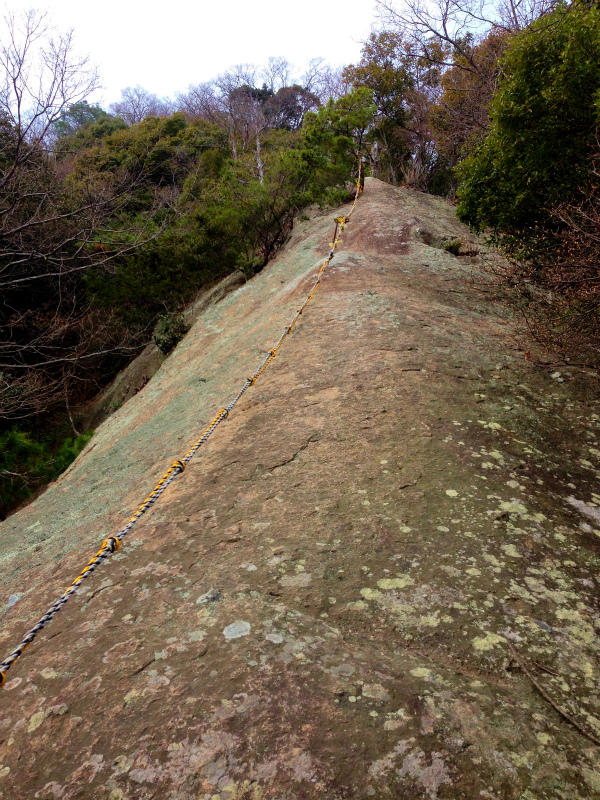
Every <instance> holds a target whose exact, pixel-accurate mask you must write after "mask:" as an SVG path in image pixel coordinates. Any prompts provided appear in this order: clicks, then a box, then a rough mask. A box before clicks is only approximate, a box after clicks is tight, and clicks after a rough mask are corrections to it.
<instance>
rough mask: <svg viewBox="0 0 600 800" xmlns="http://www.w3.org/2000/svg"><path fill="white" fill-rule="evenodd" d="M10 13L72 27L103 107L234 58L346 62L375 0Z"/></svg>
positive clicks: (52, 4) (181, 84)
mask: <svg viewBox="0 0 600 800" xmlns="http://www.w3.org/2000/svg"><path fill="white" fill-rule="evenodd" d="M7 5H8V6H9V7H10V8H12V9H13V10H15V11H18V10H19V8H24V7H31V6H33V7H34V8H38V9H40V10H47V11H49V12H50V15H51V16H52V19H53V21H54V24H55V25H56V26H57V27H58V28H59V29H61V30H65V29H66V28H74V30H75V35H76V42H77V45H78V49H79V50H81V51H84V52H86V53H89V55H90V57H91V61H92V62H93V63H95V64H96V65H97V66H98V67H99V71H100V75H101V77H102V82H103V85H104V90H103V91H102V92H101V94H100V95H98V96H97V97H95V98H93V99H94V100H95V101H96V102H100V103H101V104H102V105H103V106H105V107H106V106H108V104H110V103H112V102H114V101H115V100H117V99H118V98H119V96H120V90H121V89H123V88H125V87H126V86H135V85H136V84H138V83H139V84H140V85H141V86H143V87H144V88H145V89H148V90H149V91H151V92H154V93H155V94H158V95H159V96H169V95H173V94H174V93H175V92H176V91H184V90H185V89H186V88H187V86H188V85H189V84H190V83H199V82H201V81H206V80H209V79H210V78H213V77H215V76H216V75H217V74H218V73H219V72H223V71H224V70H226V69H227V68H228V67H230V66H233V65H234V64H240V63H252V64H259V65H260V64H263V63H266V61H267V58H268V57H269V56H285V57H286V58H287V59H288V60H289V61H291V62H292V63H293V64H295V65H297V66H298V67H300V69H298V73H301V72H302V69H301V67H303V65H304V64H305V63H306V62H307V61H308V60H309V59H310V58H313V57H317V56H322V57H324V58H325V59H326V61H327V62H328V63H330V64H332V65H334V66H339V65H345V64H348V63H353V62H356V61H357V60H358V56H359V54H360V49H361V47H360V42H361V41H362V40H364V39H366V38H367V37H368V35H369V33H370V31H371V25H372V23H373V21H374V18H375V11H374V0H341V1H340V0H296V2H285V0H196V2H193V0H191V1H189V0H188V2H185V0H145V2H140V0H100V2H90V0H37V1H36V0H12V2H11V0H9V2H8V3H7Z"/></svg>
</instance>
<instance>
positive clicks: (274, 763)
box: [0, 180, 600, 800]
mask: <svg viewBox="0 0 600 800" xmlns="http://www.w3.org/2000/svg"><path fill="white" fill-rule="evenodd" d="M331 230H332V214H328V215H324V216H321V217H318V218H316V219H314V220H311V221H308V222H305V223H302V224H301V225H300V226H298V228H297V229H296V230H295V232H294V235H293V237H292V239H291V241H290V243H289V244H288V246H287V247H286V248H285V250H284V251H283V252H282V253H281V254H280V255H279V257H278V258H277V259H276V260H275V261H274V262H273V263H272V264H271V265H270V266H269V267H268V268H267V269H266V270H264V271H263V272H262V273H261V274H260V275H258V276H256V277H255V278H254V279H253V280H252V281H250V282H249V283H248V284H246V285H245V286H243V287H242V288H240V289H238V290H237V291H236V292H234V293H233V294H230V295H229V296H227V297H226V298H225V299H224V300H222V301H221V302H220V303H218V304H217V305H214V306H212V307H210V308H208V309H206V310H205V311H204V312H203V313H202V314H201V316H200V318H199V319H198V321H197V322H196V324H195V325H194V327H193V328H192V330H191V331H190V333H189V334H188V336H187V337H186V338H185V340H184V341H183V342H182V343H181V344H180V345H179V347H178V348H177V349H176V351H175V352H174V353H173V354H172V355H171V356H170V357H169V358H168V359H167V360H166V361H165V363H164V364H163V365H162V367H161V368H160V370H159V371H158V373H157V374H156V375H155V376H154V377H153V378H152V380H151V381H150V382H149V383H148V385H146V386H145V387H144V388H143V389H142V391H140V392H139V393H138V394H137V395H135V397H133V398H132V399H131V400H130V401H129V402H127V403H126V404H125V405H124V406H123V407H122V408H121V409H120V410H119V411H118V412H116V413H115V414H114V415H113V416H112V417H111V418H110V419H108V420H107V421H106V422H105V423H103V425H102V426H101V427H100V428H99V430H98V432H97V434H96V435H95V437H94V439H93V440H92V442H91V443H90V445H89V446H88V448H87V450H86V451H85V452H84V453H83V454H82V456H81V457H80V458H79V459H78V460H77V461H76V463H75V464H74V465H73V466H72V468H71V469H70V470H69V471H68V473H67V474H65V475H64V476H63V477H62V478H61V479H60V480H59V481H57V482H56V483H55V484H53V485H52V486H51V487H50V488H49V489H48V491H47V492H46V493H45V494H44V495H43V496H42V497H40V498H39V499H38V500H37V501H36V502H35V503H33V504H32V505H31V506H29V507H27V508H25V509H23V510H22V511H21V512H20V513H18V514H17V515H15V516H13V517H11V518H9V519H8V520H7V521H6V522H5V523H3V524H2V526H0V595H1V596H2V597H4V598H5V599H7V598H8V595H10V594H18V595H19V596H20V599H19V601H18V602H17V603H16V604H15V605H14V606H12V607H11V608H10V609H6V605H5V611H4V612H3V614H4V615H3V618H2V632H1V633H0V646H1V647H2V651H3V653H4V651H5V652H8V651H9V650H10V649H11V646H12V645H13V644H14V643H16V642H17V641H18V640H19V638H20V636H21V634H22V633H23V631H24V630H25V629H26V627H28V626H29V625H30V624H31V622H32V621H33V620H34V619H36V618H37V617H38V616H39V614H40V612H42V611H43V610H45V608H46V606H47V605H48V604H49V603H50V602H51V601H52V600H53V599H54V598H55V597H56V596H57V595H58V594H59V593H60V592H61V591H62V590H63V589H64V587H65V586H66V585H67V583H68V582H70V580H72V578H73V577H74V574H75V573H76V572H77V571H78V568H79V567H80V566H81V563H82V561H85V558H86V556H87V555H88V553H90V551H94V548H95V547H96V546H97V545H98V544H99V543H100V542H101V541H102V539H103V538H104V537H105V536H106V535H109V534H110V533H112V532H114V531H115V530H117V529H118V528H119V527H120V526H121V525H122V523H123V521H124V520H125V519H126V518H127V517H128V516H129V515H130V513H131V510H132V509H134V508H135V507H136V506H137V505H138V504H139V502H140V500H141V499H142V498H143V497H144V496H145V494H146V493H147V490H148V489H149V488H151V487H152V485H153V482H154V480H155V479H156V477H157V476H159V475H160V474H162V472H163V471H164V469H165V466H168V465H169V464H170V463H171V461H172V460H173V458H175V457H178V456H180V455H181V454H182V453H183V452H185V450H186V449H187V446H189V444H190V443H191V442H192V441H193V440H194V439H195V438H196V436H197V431H198V430H200V429H201V428H202V425H203V424H206V423H207V422H208V421H209V420H210V419H211V418H212V416H213V415H214V413H215V411H216V409H218V408H219V407H221V406H222V405H223V402H224V401H227V400H228V399H229V398H230V397H231V396H232V395H233V394H234V393H235V390H237V388H238V387H239V386H240V385H241V383H242V382H243V380H244V379H245V378H246V376H247V375H248V374H250V372H251V371H252V370H253V369H255V367H256V365H257V364H258V363H259V361H260V359H261V354H263V353H264V352H265V351H266V349H268V348H269V347H270V346H271V343H272V342H273V341H275V340H276V339H277V338H278V336H279V334H280V333H281V330H282V329H283V327H284V326H285V325H286V324H287V321H288V319H289V318H290V317H291V314H292V312H293V309H294V308H295V307H296V306H297V304H298V300H299V299H300V298H302V297H303V296H304V295H305V293H306V292H307V290H308V287H309V286H310V284H311V282H312V280H313V276H314V275H315V273H316V270H317V269H318V265H319V263H320V261H321V259H322V258H323V255H324V253H325V252H326V250H327V245H328V242H329V241H330V236H331ZM456 237H458V238H461V239H462V240H463V241H465V242H466V241H467V240H468V241H473V239H472V237H469V234H468V232H467V231H466V229H464V228H463V227H462V226H461V225H459V223H458V222H457V221H456V220H455V218H454V213H453V209H452V207H451V206H450V205H449V204H447V203H446V202H445V201H443V200H441V199H436V198H432V197H428V196H424V195H421V194H419V193H417V192H410V191H407V190H396V189H393V188H391V187H389V186H387V185H385V184H383V183H381V182H379V181H375V180H368V181H367V186H366V191H365V194H364V196H363V198H362V199H361V201H360V203H359V205H358V208H357V210H356V213H355V216H354V217H353V219H352V223H351V225H350V226H349V228H348V229H347V231H346V232H345V234H344V239H343V244H342V248H341V250H340V252H339V253H338V255H336V257H335V259H334V261H333V263H332V266H331V268H330V269H329V271H328V272H327V273H326V275H325V278H324V281H323V284H322V286H321V288H320V289H319V292H318V294H317V295H316V297H315V301H314V303H313V304H312V305H311V306H310V307H309V308H308V309H307V312H306V314H305V315H303V318H302V320H301V322H300V323H299V325H298V327H297V328H296V330H295V331H294V333H293V335H292V336H291V337H289V339H288V340H286V343H285V345H284V347H283V348H282V350H281V351H280V353H279V354H278V357H277V359H276V361H275V362H274V364H273V365H272V367H271V368H270V369H269V371H268V372H267V373H266V374H265V376H264V378H263V379H261V381H260V383H258V384H257V385H256V386H255V387H253V388H252V390H251V391H249V392H248V394H247V395H246V396H245V398H244V399H243V401H242V402H241V403H240V405H239V406H238V407H237V408H236V410H235V413H234V414H233V415H232V416H231V418H230V419H229V420H227V422H226V423H224V424H223V425H222V426H221V427H220V428H219V430H218V432H217V434H215V436H214V437H213V439H211V441H210V444H209V445H208V447H207V448H206V449H205V450H204V452H203V453H202V454H201V455H200V456H199V457H198V458H197V459H196V460H195V461H194V462H192V464H191V465H190V466H189V467H188V469H187V470H186V472H185V474H184V475H183V476H182V477H180V478H178V479H177V482H176V483H175V484H174V485H173V486H172V487H171V488H170V489H169V491H168V494H166V495H165V496H164V497H163V499H162V501H161V503H160V506H158V507H157V508H156V509H155V510H154V511H153V512H151V513H150V514H149V515H148V517H147V518H145V519H144V521H143V523H142V524H140V526H139V527H138V528H137V529H136V530H135V532H134V533H133V534H132V537H133V538H132V540H131V541H127V542H126V544H125V545H124V547H123V549H122V550H121V552H120V553H118V554H116V555H115V556H114V557H113V558H112V559H111V561H110V563H109V564H108V565H107V566H105V567H103V568H102V569H100V570H99V571H98V572H97V573H96V574H95V575H94V576H93V577H92V578H91V579H90V580H89V582H88V585H87V586H86V588H85V590H84V591H82V592H80V593H79V595H78V596H77V597H76V598H75V599H74V600H73V601H71V603H70V604H69V605H68V606H67V607H66V609H65V610H64V611H63V612H62V613H61V614H60V615H59V617H58V618H57V619H56V620H55V621H54V623H53V624H52V625H51V626H50V627H49V628H48V629H47V631H46V632H45V634H44V635H43V636H41V637H40V638H39V639H38V640H37V641H36V643H35V644H34V645H33V646H32V647H31V648H30V649H29V650H28V651H27V652H26V653H25V655H24V656H23V658H22V659H21V660H20V661H19V662H18V663H17V665H15V667H14V668H13V669H12V670H11V671H10V673H9V677H8V682H7V686H6V689H5V690H4V691H2V692H1V693H0V713H1V720H0V798H5V800H21V798H23V799H25V798H26V799H27V800H32V798H42V799H43V800H45V799H46V798H48V800H50V799H54V798H62V799H63V800H67V799H68V798H107V800H138V799H139V800H142V798H143V799H144V800H146V799H148V800H149V799H150V798H156V800H242V798H244V799H247V800H267V798H268V799H269V800H297V799H298V798H302V799H303V800H304V799H306V800H309V799H310V800H312V798H327V799H328V800H336V799H337V800H342V798H344V799H350V798H369V797H374V798H385V797H394V798H400V797H401V798H407V799H408V798H410V799H411V800H412V798H424V799H425V800H435V799H436V798H439V799H440V800H442V798H452V799H454V798H467V799H468V800H474V798H477V799H478V798H485V799H486V800H500V799H501V798H502V800H504V799H505V798H506V800H509V799H510V800H519V799H520V800H542V798H564V800H587V798H600V757H599V756H600V748H598V747H597V746H596V745H594V744H593V743H592V742H591V741H590V740H589V739H587V738H585V737H584V736H583V735H582V734H581V733H580V732H579V731H577V730H576V729H575V728H573V727H572V726H571V725H570V724H569V723H568V722H567V721H566V720H565V719H564V718H563V717H562V716H561V715H559V714H558V713H557V711H556V710H555V709H554V708H553V707H552V705H551V704H549V703H548V702H547V701H546V700H544V699H543V698H542V697H541V696H540V695H539V694H538V693H537V692H536V690H535V689H534V688H533V686H532V684H531V682H530V680H529V679H528V678H527V677H526V676H525V675H524V673H523V671H522V670H521V669H520V668H519V667H518V665H517V664H516V663H515V662H514V660H513V659H512V658H511V655H510V652H509V650H508V648H507V645H506V641H505V638H504V637H508V638H509V640H510V642H511V643H512V645H513V646H514V648H515V649H516V651H517V652H518V654H519V657H520V658H521V659H522V660H523V663H525V664H526V665H528V668H529V669H530V670H531V674H532V675H534V676H535V678H536V680H537V681H539V683H540V684H541V685H543V686H544V687H545V689H546V691H547V693H548V695H549V696H550V697H551V698H552V699H553V701H554V702H555V704H556V705H557V706H559V707H561V708H563V709H564V710H565V711H567V712H568V713H569V714H570V715H571V716H573V717H574V718H575V719H576V720H577V721H578V723H579V724H580V725H581V726H582V727H583V728H584V729H586V730H589V731H590V732H594V731H595V734H596V736H599V735H600V700H599V697H598V685H599V678H600V662H599V647H598V638H597V627H598V625H599V624H600V612H599V610H598V597H599V593H598V585H597V581H596V576H597V574H598V563H599V554H600V508H598V505H600V496H599V495H598V494H594V492H596V491H598V492H600V489H597V488H596V487H597V485H598V482H597V478H598V476H599V474H600V473H599V470H600V445H599V444H598V438H597V437H598V435H599V428H600V419H599V416H598V414H599V413H600V412H599V407H598V401H597V386H596V385H595V384H594V383H593V382H592V378H590V377H586V376H585V375H583V374H582V373H581V372H580V371H576V370H570V371H568V372H565V371H564V370H557V371H553V370H550V369H540V368H536V367H534V366H532V364H531V363H530V362H528V361H527V360H526V359H525V357H524V353H523V352H522V351H519V350H518V349H515V348H516V345H514V344H513V338H512V337H513V328H512V322H511V321H510V319H509V318H508V316H507V315H506V314H504V313H502V311H501V309H499V308H497V307H495V306H493V305H492V304H491V303H490V302H489V301H488V300H486V297H487V295H485V294H482V293H481V292H479V291H477V290H476V289H474V288H472V287H471V286H470V282H469V276H470V271H471V269H472V268H473V267H476V266H477V263H478V258H479V257H478V256H475V255H469V256H462V257H460V256H459V257H455V256H453V255H451V254H449V253H447V252H445V251H444V250H442V249H440V248H439V245H440V243H441V242H442V241H443V240H444V239H453V238H456ZM427 242H429V244H427ZM436 244H437V245H438V246H437V247H436V246H434V245H436ZM569 497H571V500H570V501H569V500H568V498H569ZM574 503H575V504H577V503H578V504H579V505H578V506H577V507H576V505H574Z"/></svg>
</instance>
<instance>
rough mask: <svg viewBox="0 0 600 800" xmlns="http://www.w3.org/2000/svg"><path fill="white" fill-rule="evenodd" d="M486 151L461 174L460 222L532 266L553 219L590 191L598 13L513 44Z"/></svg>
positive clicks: (560, 21)
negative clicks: (580, 193) (543, 233)
mask: <svg viewBox="0 0 600 800" xmlns="http://www.w3.org/2000/svg"><path fill="white" fill-rule="evenodd" d="M500 63H501V69H502V77H501V83H500V87H499V89H498V91H497V92H496V94H495V95H494V98H493V101H492V106H491V126H490V129H489V133H488V136H487V138H486V139H485V141H484V143H483V144H482V145H481V146H480V147H479V148H478V149H477V150H476V151H475V152H474V153H473V154H472V155H470V156H469V157H468V158H467V159H465V161H464V162H463V163H462V165H461V166H460V167H459V169H458V172H459V176H460V180H461V184H460V186H459V190H458V196H459V200H460V203H459V206H458V215H459V217H460V219H461V220H462V221H463V222H466V223H468V224H469V225H471V226H472V227H473V228H475V229H476V230H484V229H489V230H491V232H492V234H493V236H494V237H495V239H496V240H497V241H501V242H502V243H503V245H504V246H505V248H506V249H508V250H510V251H511V252H512V253H514V254H515V255H519V256H521V257H523V256H525V257H528V256H530V255H531V254H532V250H531V248H532V246H534V245H536V246H537V245H539V244H540V242H541V240H540V237H539V231H540V227H541V228H543V229H544V228H546V229H549V230H553V229H554V228H555V222H554V221H553V219H552V216H551V213H550V209H551V207H552V206H555V205H557V204H560V203H564V202H568V201H569V200H570V199H571V198H572V197H574V196H575V195H576V194H577V192H578V191H579V189H580V188H581V187H584V186H585V185H586V183H587V178H588V175H589V173H590V169H591V165H590V145H591V144H592V142H593V140H594V133H595V129H596V126H597V125H598V124H599V122H600V104H599V102H598V100H599V97H600V7H599V6H598V5H591V4H590V5H586V4H583V3H574V4H572V5H570V6H566V5H565V4H561V5H559V6H558V7H557V8H556V10H555V11H553V12H552V13H551V14H548V15H545V16H542V17H541V18H540V19H539V20H537V21H536V22H534V23H533V24H532V26H531V28H530V29H526V30H524V31H522V32H521V33H520V34H518V35H516V36H514V37H513V38H512V40H511V42H510V44H509V46H508V49H507V51H506V55H505V56H504V58H503V59H501V62H500Z"/></svg>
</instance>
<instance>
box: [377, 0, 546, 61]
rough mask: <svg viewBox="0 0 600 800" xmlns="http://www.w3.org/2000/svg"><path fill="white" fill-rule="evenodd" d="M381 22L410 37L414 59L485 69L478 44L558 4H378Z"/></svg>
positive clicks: (424, 0) (491, 0)
mask: <svg viewBox="0 0 600 800" xmlns="http://www.w3.org/2000/svg"><path fill="white" fill-rule="evenodd" d="M375 3H376V6H377V9H378V13H379V18H380V20H381V22H382V23H383V24H384V25H385V26H386V27H388V28H390V29H392V30H397V31H399V32H401V33H402V35H403V36H404V37H405V38H407V39H408V40H409V41H410V42H411V44H412V46H413V49H414V52H415V56H416V57H418V58H423V59H425V60H426V61H427V62H429V63H432V64H436V65H438V66H439V67H441V68H442V69H443V68H448V69H449V68H451V67H453V66H456V65H458V68H460V69H462V70H465V71H468V72H472V73H474V74H477V75H479V74H480V73H481V71H482V66H481V65H480V63H479V61H478V59H477V54H476V48H475V47H474V45H475V44H477V43H479V42H481V41H483V40H484V39H485V38H486V37H487V36H489V35H490V33H492V32H493V33H495V34H497V35H502V34H510V33H516V32H517V31H519V30H522V29H523V28H526V27H527V26H528V25H529V24H530V23H531V22H533V21H534V20H535V19H537V18H538V17H540V16H542V15H543V14H546V13H547V12H548V11H550V10H551V9H552V8H554V7H555V6H556V5H557V0H400V3H399V4H398V5H395V4H394V3H393V2H392V0H375Z"/></svg>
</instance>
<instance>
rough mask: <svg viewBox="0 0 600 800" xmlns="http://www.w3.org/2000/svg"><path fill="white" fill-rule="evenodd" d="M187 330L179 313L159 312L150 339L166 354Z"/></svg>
mask: <svg viewBox="0 0 600 800" xmlns="http://www.w3.org/2000/svg"><path fill="white" fill-rule="evenodd" d="M188 330H189V325H187V324H186V321H185V320H184V318H183V316H182V315H181V314H161V315H160V317H159V318H158V324H157V326H156V329H155V331H154V336H153V337H152V340H153V342H154V344H155V345H156V346H157V347H158V349H159V350H160V351H161V352H162V353H164V354H165V355H168V354H169V353H170V352H171V350H173V349H174V348H175V347H176V345H178V344H179V342H180V341H181V340H182V339H183V337H184V336H185V335H186V333H187V332H188Z"/></svg>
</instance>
